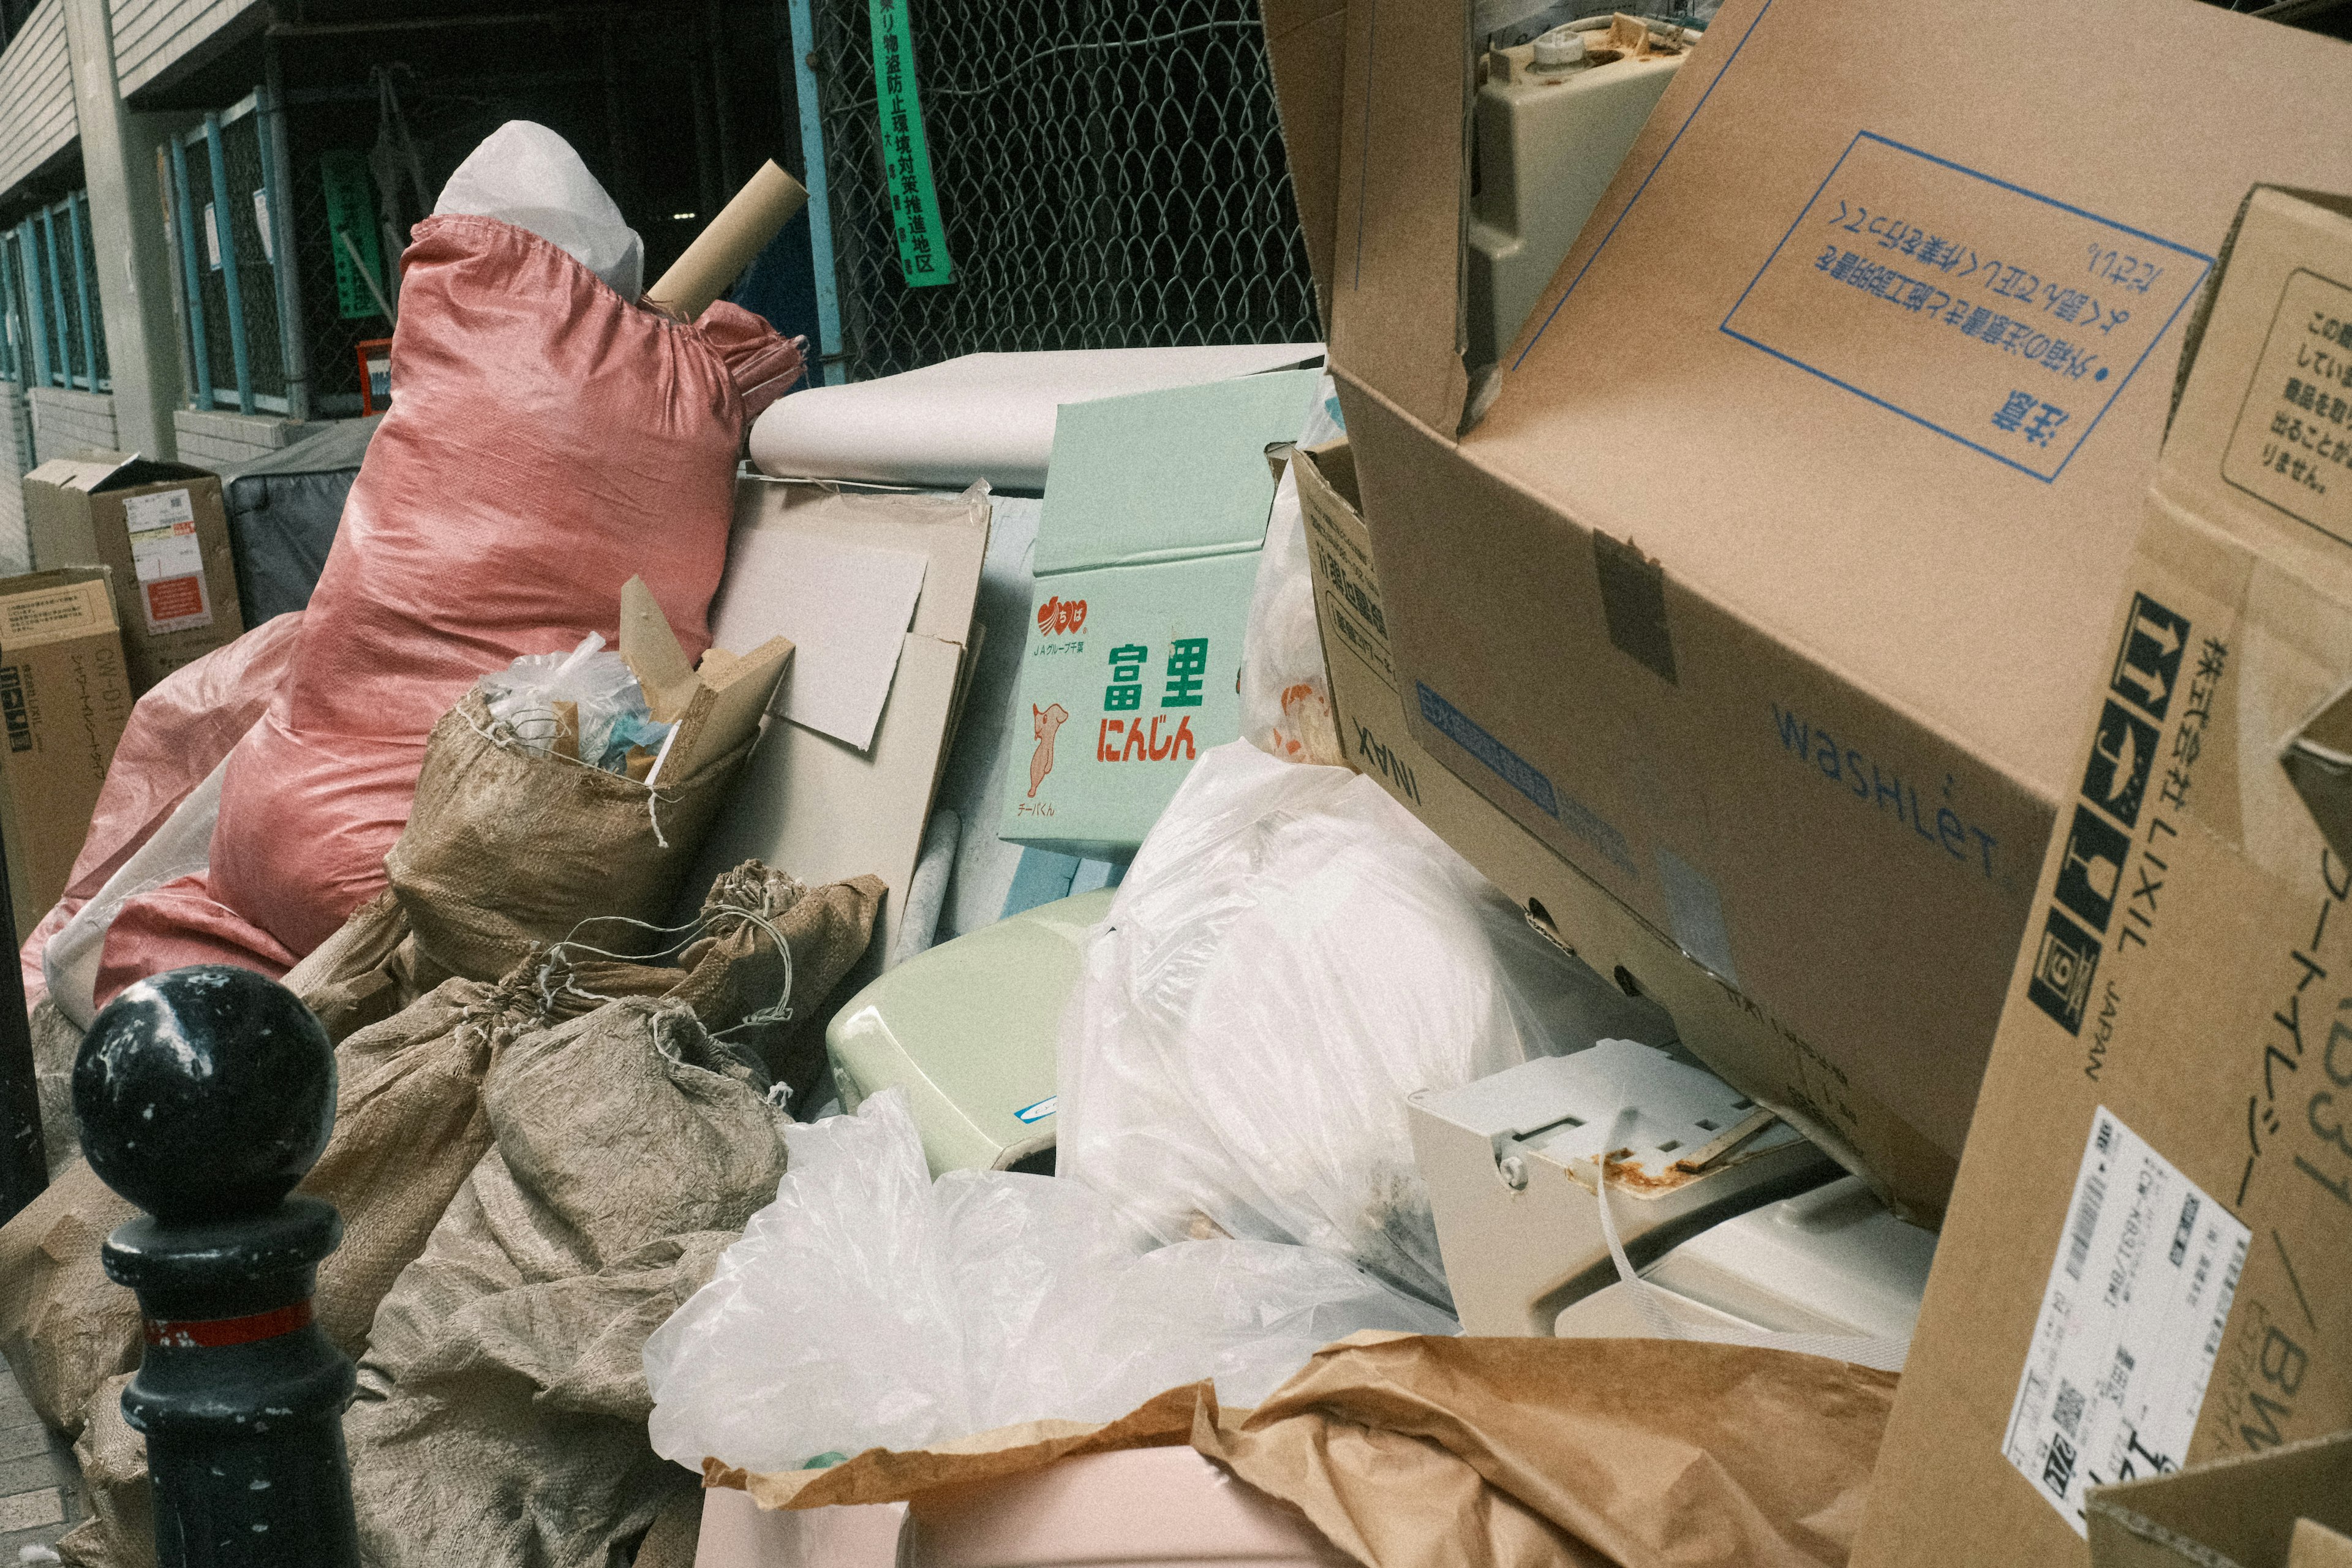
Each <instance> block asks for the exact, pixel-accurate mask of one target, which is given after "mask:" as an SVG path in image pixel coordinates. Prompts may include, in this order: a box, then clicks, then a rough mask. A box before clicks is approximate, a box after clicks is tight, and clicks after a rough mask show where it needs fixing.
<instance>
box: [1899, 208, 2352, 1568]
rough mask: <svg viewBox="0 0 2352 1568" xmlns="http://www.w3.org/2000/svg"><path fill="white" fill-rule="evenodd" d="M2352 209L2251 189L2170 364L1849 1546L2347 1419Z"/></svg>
mask: <svg viewBox="0 0 2352 1568" xmlns="http://www.w3.org/2000/svg"><path fill="white" fill-rule="evenodd" d="M2331 209H2332V210H2331ZM2347 214H2352V201H2346V200H2341V199H2336V198H2327V205H2317V204H2316V203H2315V202H2313V201H2306V200H2303V199H2299V198H2297V197H2295V196H2293V195H2287V194H2285V193H2283V192H2279V191H2276V190H2261V191H2257V192H2256V193H2255V194H2254V195H2253V196H2252V199H2251V201H2250V202H2249V203H2248V205H2247V206H2246V210H2245V216H2244V221H2243V223H2242V226H2240V227H2239V228H2238V229H2237V231H2236V232H2235V234H2234V236H2233V237H2231V239H2230V241H2229V243H2228V244H2227V245H2226V247H2223V255H2224V256H2225V258H2226V267H2227V270H2226V272H2225V273H2224V274H2223V275H2222V277H2221V281H2220V288H2219V289H2218V292H2217V293H2216V294H2215V295H2214V296H2213V300H2212V303H2211V305H2210V308H2208V309H2205V310H2201V311H2200V318H2199V321H2198V323H2197V328H2198V330H2197V331H2195V332H2194V333H2193V334H2192V335H2191V338H2190V341H2189V345H2188V348H2187V350H2186V352H2185V355H2184V363H2185V365H2186V368H2187V374H2186V377H2185V380H2184V381H2183V382H2182V384H2181V390H2180V395H2179V405H2178V409H2177V412H2176V413H2175V415H2174V416H2173V422H2172V426H2171V430H2170V433H2169V435H2168V437H2167V440H2166V442H2165V446H2164V452H2163V460H2162V463H2161V464H2160V466H2159V467H2158V470H2157V473H2156V478H2155V481H2154V484H2153V486H2152V487H2151V488H2150V489H2149V490H2148V492H2147V496H2146V497H2145V499H2144V500H2143V504H2142V506H2141V509H2140V511H2141V516H2142V519H2143V520H2144V521H2143V524H2142V528H2141V531H2140V534H2139V540H2138V547H2137V552H2136V553H2135V555H2134V556H2133V557H2132V558H2131V559H2130V561H2129V562H2128V563H2127V568H2126V574H2125V580H2124V582H2123V583H2122V584H2119V585H2118V589H2117V593H2116V605H2115V606H2114V608H2113V612H2112V614H2111V615H2110V616H2109V617H2108V620H2107V625H2106V630H2105V636H2104V638H2103V641H2104V652H2103V655H2102V657H2101V658H2100V661H2099V666H2098V668H2097V670H2096V672H2095V674H2094V675H2093V676H2092V678H2090V679H2086V680H2084V682H2083V685H2082V689H2079V690H2078V691H2077V692H2076V693H2075V699H2074V700H2075V721H2074V742H2073V744H2072V747H2071V750H2072V752H2073V755H2074V765H2073V768H2072V770H2071V771H2072V773H2073V775H2074V777H2073V781H2072V784H2070V789H2071V792H2072V798H2071V799H2070V800H2069V801H2068V803H2067V805H2066V806H2065V810H2064V815H2063V819H2062V821H2063V827H2062V830H2061V832H2060V834H2059V835H2058V836H2057V837H2056V838H2055V839H2054V841H2053V844H2052V845H2051V848H2050V854H2049V856H2048V858H2047V859H2046V860H2045V861H2044V863H2043V866H2042V874H2041V877H2040V878H2039V879H2038V881H2037V883H2036V885H2035V890H2034V895H2033V920H2032V927H2031V929H2030V930H2029V931H2028V932H2027V935H2026V939H2025V942H2024V943H2023V945H2022V949H2021V953H2020V955H2019V957H2018V960H2017V963H2016V965H2015V971H2014V973H2013V974H2012V976H2011V983H2010V986H2009V989H2008V993H2007V1007H2006V1010H2005V1011H2004V1012H2003V1014H2002V1017H2001V1026H2000V1037H1999V1038H1998V1040H1997V1042H1996V1043H1995V1046H1994V1047H1993V1054H1992V1060H1991V1065H1990V1068H1989V1069H1988V1070H1987V1072H1986V1075H1985V1081H1984V1094H1983V1099H1982V1101H1981V1103H1980V1105H1979V1111H1978V1115H1977V1118H1976V1127H1975V1131H1973V1132H1972V1133H1971V1134H1970V1136H1969V1146H1968V1152H1967V1154H1966V1156H1965V1157H1964V1159H1963V1160H1962V1162H1961V1166H1960V1174H1959V1183H1958V1187H1957V1188H1956V1189H1955V1192H1954V1194H1953V1200H1952V1205H1951V1209H1950V1213H1949V1215H1948V1220H1947V1222H1946V1224H1945V1226H1944V1232H1943V1239H1942V1243H1941V1246H1940V1247H1939V1249H1938V1251H1937V1258H1936V1268H1935V1272H1934V1274H1933V1275H1932V1276H1931V1277H1930V1279H1929V1281H1928V1286H1927V1300H1926V1304H1925V1308H1924V1310H1922V1312H1921V1314H1920V1318H1919V1325H1918V1331H1917V1334H1916V1338H1915V1339H1914V1340H1913V1342H1912V1350H1911V1357H1910V1362H1909V1364H1908V1365H1907V1366H1906V1369H1905V1372H1904V1376H1903V1388H1902V1393H1901V1394H1900V1396H1899V1398H1898V1400H1897V1403H1896V1406H1895V1414H1894V1417H1893V1420H1892V1422H1891V1424H1890V1425H1889V1426H1888V1429H1887V1436H1886V1443H1885V1448H1884V1450H1883V1452H1882V1454H1881V1457H1880V1459H1879V1468H1878V1475H1877V1483H1876V1487H1875V1489H1874V1494H1873V1497H1872V1500H1871V1508H1870V1512H1869V1517H1868V1519H1867V1521H1866V1522H1865V1524H1864V1531H1863V1533H1862V1536H1861V1539H1860V1541H1859V1542H1858V1544H1857V1546H1856V1549H1855V1553H1854V1562H1855V1563H1857V1564H1858V1565H1867V1564H1879V1565H1890V1568H1891V1565H1893V1564H1896V1563H1901V1564H1904V1565H1906V1568H1914V1565H1918V1564H1957V1563H2016V1562H2034V1563H2074V1564H2081V1563H2084V1561H2085V1560H2086V1558H2085V1552H2084V1543H2083V1531H2084V1515H2083V1507H2084V1492H2085V1491H2086V1490H2087V1489H2089V1488H2091V1487H2093V1486H2096V1485H2100V1484H2103V1483H2108V1482H2116V1481H2122V1480H2127V1479H2135V1478H2138V1477H2146V1476H2148V1475H2152V1474H2157V1473H2160V1472H2165V1471H2170V1470H2174V1469H2178V1468H2180V1467H2182V1466H2184V1465H2188V1464H2194V1463H2200V1462H2203V1461H2205V1460H2208V1459H2212V1458H2219V1457H2222V1456H2226V1455H2231V1454H2245V1453H2259V1452H2263V1451H2266V1450H2270V1449H2273V1448H2275V1447H2279V1446H2280V1445H2281V1444H2284V1443H2286V1442H2290V1441H2293V1440H2294V1439H2297V1438H2302V1437H2310V1436H2321V1435H2325V1434H2328V1433H2333V1432H2338V1431H2342V1430H2345V1429H2346V1428H2347V1427H2352V1131H2347V1129H2352V1114H2347V1113H2352V910H2347V909H2346V908H2345V907H2344V906H2345V905H2346V904H2347V902H2352V854H2347V839H2352V834H2347V832H2346V829H2347V828H2352V816H2347V814H2346V813H2345V812H2344V809H2343V808H2344V805H2345V804H2346V802H2345V800H2344V798H2343V796H2342V795H2339V794H2337V793H2336V791H2337V790H2338V789H2339V788H2340V786H2341V783H2342V779H2343V776H2344V771H2345V769H2346V766H2347V763H2352V758H2347V753H2346V748H2345V746H2344V744H2343V733H2342V720H2343V715H2344V713H2345V712H2346V710H2347V704H2346V701H2345V700H2344V696H2343V694H2344V693H2345V692H2346V690H2347V681H2352V430H2347V425H2352V348H2347V342H2352V284H2347V283H2345V282H2337V281H2335V279H2352V217H2347V216H2346V215H2347ZM2306 788H2307V789H2308V792H2309V794H2308V798H2306V794H2305V789H2306Z"/></svg>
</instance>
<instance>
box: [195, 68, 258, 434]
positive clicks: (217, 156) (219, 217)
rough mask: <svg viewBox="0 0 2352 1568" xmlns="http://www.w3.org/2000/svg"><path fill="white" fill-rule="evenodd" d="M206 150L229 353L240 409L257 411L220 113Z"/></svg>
mask: <svg viewBox="0 0 2352 1568" xmlns="http://www.w3.org/2000/svg"><path fill="white" fill-rule="evenodd" d="M205 154H206V155H207V157H208V158H209V159H210V161H211V163H212V171H213V233H214V234H215V237H218V239H219V240H220V253H221V283H222V284H223V286H224V287H226V289H227V290H228V353H229V358H230V359H231V360H233V361H234V362H236V411H237V412H238V413H239V414H250V413H252V412H253V361H252V359H251V357H250V356H249V355H247V353H246V346H245V294H244V292H243V291H242V290H241V289H238V288H237V283H236V243H235V239H236V229H235V228H234V226H231V224H230V223H229V210H228V161H227V160H226V159H225V158H223V157H222V156H221V133H220V116H219V115H218V114H216V113H214V112H212V111H210V110H207V111H206V112H205Z"/></svg>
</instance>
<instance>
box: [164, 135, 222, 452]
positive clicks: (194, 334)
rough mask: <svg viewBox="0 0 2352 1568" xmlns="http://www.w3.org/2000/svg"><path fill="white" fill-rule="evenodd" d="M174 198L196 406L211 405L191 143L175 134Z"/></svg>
mask: <svg viewBox="0 0 2352 1568" xmlns="http://www.w3.org/2000/svg"><path fill="white" fill-rule="evenodd" d="M172 185H173V200H174V202H175V203H176V204H177V211H178V212H179V215H180V222H179V229H180V267H181V269H182V271H183V272H184V274H185V276H186V278H187V283H188V342H189V343H190V345H191V346H192V347H193V348H194V350H195V367H196V406H197V407H199V408H203V409H210V408H211V407H212V405H213V359H212V352H211V349H210V347H209V345H208V344H207V343H206V342H205V288H204V277H205V275H204V270H203V268H199V267H198V266H197V265H196V224H197V223H198V222H199V221H200V220H199V219H198V218H197V216H196V210H195V207H194V205H192V201H191V198H190V196H189V195H188V147H187V143H186V142H183V141H181V140H180V138H179V137H178V136H176V135H175V136H173V138H172Z"/></svg>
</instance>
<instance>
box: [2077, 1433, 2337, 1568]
mask: <svg viewBox="0 0 2352 1568" xmlns="http://www.w3.org/2000/svg"><path fill="white" fill-rule="evenodd" d="M2090 1527H2091V1568H2212V1565H2213V1564H2214V1563H2216V1562H2222V1563H2232V1564H2235V1565H2236V1568H2345V1565H2346V1564H2347V1563H2352V1537H2347V1536H2346V1535H2345V1534H2344V1533H2343V1532H2344V1531H2347V1530H2352V1432H2345V1433H2338V1434H2337V1435H2336V1436H2333V1437H2319V1438H2315V1439H2312V1440H2311V1441H2308V1442H2303V1443H2290V1444H2288V1445H2287V1446H2285V1447H2280V1448H2272V1449H2268V1450H2266V1451H2264V1452H2263V1453H2260V1454H2240V1455H2237V1456H2234V1457H2232V1458H2225V1459H2214V1460H2212V1461H2210V1462H2209V1463H2206V1464H2202V1465H2192V1466H2190V1467H2189V1468H2187V1469H2185V1470H2179V1471H2175V1472H2174V1473H2172V1474H2170V1475H2163V1476H2150V1477H2148V1478H2147V1479H2145V1480H2137V1481H2126V1482H2124V1483H2122V1484H2121V1485H2119V1486H2113V1487H2102V1488H2100V1489H2098V1490H2096V1491H2095V1492H2093V1493H2092V1494H2091V1499H2090Z"/></svg>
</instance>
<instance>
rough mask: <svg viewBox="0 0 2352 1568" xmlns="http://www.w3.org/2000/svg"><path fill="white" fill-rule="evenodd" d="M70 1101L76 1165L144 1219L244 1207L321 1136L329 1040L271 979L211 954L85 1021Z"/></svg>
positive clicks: (331, 1116) (265, 1197)
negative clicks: (81, 1158) (210, 959)
mask: <svg viewBox="0 0 2352 1568" xmlns="http://www.w3.org/2000/svg"><path fill="white" fill-rule="evenodd" d="M73 1105H74V1117H75V1120H76V1121H79V1123H80V1125H81V1142H82V1150H83V1152H84V1153H86V1154H87V1155H88V1156H89V1163H90V1168H91V1169H92V1170H94V1171H96V1172H97V1173H98V1174H99V1176H100V1179H101V1180H103V1181H104V1182H105V1183H106V1184H107V1185H108V1186H110V1187H112V1188H113V1189H114V1190H115V1191H116V1192H118V1193H121V1194H122V1195H123V1196H124V1197H126V1198H129V1199H130V1200H131V1202H132V1203H134V1204H137V1205H139V1206H140V1207H141V1208H143V1209H145V1210H146V1211H147V1212H148V1213H150V1214H152V1215H154V1216H155V1217H156V1218H157V1219H160V1220H163V1221H166V1222H178V1221H202V1220H218V1219H228V1218H233V1217H236V1216H238V1215H257V1214H261V1213H265V1212H267V1211H268V1210H270V1209H272V1208H275V1207H276V1206H277V1205H278V1201H279V1200H280V1199H281V1198H283V1197H284V1196H285V1195H286V1194H288V1193H289V1192H291V1191H292V1190H293V1188H294V1184H296V1183H298V1182H299V1181H300V1180H301V1179H302V1177H303V1174H304V1173H306V1172H308V1171H309V1170H310V1166H311V1165H312V1164H313V1163H315V1162H316V1161H317V1160H318V1158H319V1156H320V1153H321V1152H324V1150H325V1149H326V1147H327V1136H328V1134H329V1133H330V1132H331V1131H333V1128H334V1122H335V1053H334V1047H333V1046H332V1045H331V1044H330V1043H329V1041H328V1039H327V1032H326V1030H325V1029H323V1028H321V1027H320V1025H319V1020H318V1019H317V1018H315V1017H313V1016H311V1014H310V1009H309V1008H308V1007H305V1006H304V1005H302V1004H301V1002H300V1001H299V1000H298V999H297V998H296V997H295V995H294V994H293V993H292V992H290V991H289V990H287V989H286V988H285V987H284V986H282V985H280V984H278V983H277V982H275V981H273V980H269V979H267V978H265V977H264V976H262V975H259V974H257V973H254V972H253V971H251V970H248V969H236V968H232V967H230V966H229V965H227V964H220V963H206V964H198V965H195V966H194V967H192V968H188V969H174V970H173V971H171V972H170V973H164V974H159V975H156V976H155V977H154V978H152V979H151V980H142V981H140V982H139V983H138V984H134V985H132V986H131V987H130V988H129V989H127V990H125V991H124V992H123V993H122V994H121V995H119V996H117V997H116V998H115V999H114V1000H113V1001H111V1002H110V1003H108V1004H107V1005H106V1007H105V1008H104V1009H103V1010H102V1011H101V1012H100V1014H99V1015H98V1016H97V1018H96V1019H94V1020H93V1021H92V1022H91V1024H90V1028H89V1036H88V1037H86V1038H85V1039H84V1040H83V1041H82V1046H81V1053H80V1055H79V1056H78V1057H77V1058H75V1059H74V1075H73Z"/></svg>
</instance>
